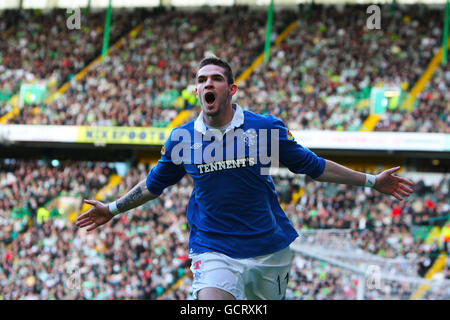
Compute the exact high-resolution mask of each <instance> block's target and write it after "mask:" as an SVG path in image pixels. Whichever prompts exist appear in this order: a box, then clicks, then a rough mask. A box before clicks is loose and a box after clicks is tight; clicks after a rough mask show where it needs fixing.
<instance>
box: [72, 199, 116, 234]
mask: <svg viewBox="0 0 450 320" xmlns="http://www.w3.org/2000/svg"><path fill="white" fill-rule="evenodd" d="M84 202H85V203H87V204H90V205H91V206H92V207H91V208H89V210H88V211H86V212H85V213H83V214H82V215H80V216H79V217H78V218H77V221H76V226H77V227H79V228H84V227H87V226H89V228H88V229H87V231H92V230H94V229H96V228H98V227H99V226H101V225H103V224H105V223H107V222H108V221H109V220H111V219H112V218H113V215H112V214H111V213H110V212H109V209H108V206H107V205H105V204H103V203H101V202H100V201H97V200H84Z"/></svg>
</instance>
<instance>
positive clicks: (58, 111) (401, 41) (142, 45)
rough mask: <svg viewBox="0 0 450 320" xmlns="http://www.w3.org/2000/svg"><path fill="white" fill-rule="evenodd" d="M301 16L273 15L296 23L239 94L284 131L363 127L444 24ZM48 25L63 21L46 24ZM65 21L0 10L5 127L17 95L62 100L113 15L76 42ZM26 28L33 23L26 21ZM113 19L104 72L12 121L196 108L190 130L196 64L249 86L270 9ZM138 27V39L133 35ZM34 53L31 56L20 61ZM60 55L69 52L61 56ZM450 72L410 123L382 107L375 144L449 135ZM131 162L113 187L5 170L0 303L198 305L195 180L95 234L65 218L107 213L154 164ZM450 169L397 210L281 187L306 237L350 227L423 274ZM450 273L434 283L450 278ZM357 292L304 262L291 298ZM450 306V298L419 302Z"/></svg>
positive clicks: (65, 164) (359, 12)
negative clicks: (193, 258) (208, 62)
mask: <svg viewBox="0 0 450 320" xmlns="http://www.w3.org/2000/svg"><path fill="white" fill-rule="evenodd" d="M300 8H301V9H300V10H299V11H297V12H295V11H294V10H285V11H277V12H276V19H275V21H274V22H275V24H274V31H275V32H274V35H277V34H280V33H281V32H282V31H283V30H284V29H285V28H286V26H287V25H288V24H289V23H290V22H292V21H297V26H296V28H295V29H294V30H293V32H292V33H289V34H288V36H287V37H286V38H285V40H284V41H283V42H282V43H281V45H280V46H279V47H277V48H273V49H272V58H271V60H270V61H269V63H268V64H261V65H260V66H259V67H257V68H256V69H255V70H254V72H253V73H252V74H251V75H250V77H249V78H247V79H246V80H245V81H243V82H242V83H241V84H240V90H239V92H238V94H237V97H236V98H237V99H238V101H239V103H240V104H241V105H242V106H244V107H247V108H248V109H249V110H251V111H255V112H261V113H271V114H274V115H276V116H277V117H280V118H282V119H283V120H284V121H285V122H286V123H287V124H288V126H289V128H290V129H291V130H317V129H321V130H322V129H327V130H328V129H329V130H347V131H354V130H358V129H359V128H360V127H361V124H362V123H363V122H364V120H365V119H366V118H367V116H368V105H367V99H368V94H369V90H370V88H371V87H376V86H377V85H379V84H380V83H385V84H389V83H396V84H401V86H402V88H403V89H404V90H405V91H407V90H409V89H410V88H411V87H412V86H413V85H414V83H415V82H416V81H417V79H418V78H419V77H420V75H421V74H422V73H423V71H424V70H425V67H426V65H427V63H428V62H429V60H430V59H431V58H432V55H433V54H434V53H435V51H436V49H437V48H438V47H439V45H440V39H441V37H442V35H441V29H440V25H439V23H438V22H437V21H440V20H439V19H440V18H439V14H440V12H439V11H438V10H435V9H432V8H427V7H421V8H422V9H420V10H418V9H417V8H416V7H404V8H398V9H397V10H396V11H395V12H393V13H391V12H389V11H386V10H385V11H383V24H384V27H383V32H381V31H373V30H372V31H370V32H369V31H367V30H365V29H364V25H365V19H366V18H367V15H366V12H365V7H364V8H362V7H361V6H354V7H352V6H350V7H349V6H347V7H345V8H344V10H345V15H342V11H339V10H335V9H334V8H333V7H322V6H314V7H303V6H302V7H300ZM50 14H55V16H56V18H52V19H49V15H50ZM65 14H66V13H65V11H52V12H51V13H48V12H44V13H37V12H36V11H31V10H30V11H26V10H22V11H21V12H20V14H19V13H18V12H9V11H8V12H2V13H1V16H0V17H1V18H2V19H1V20H0V21H1V22H0V37H2V39H5V41H3V40H2V41H0V52H1V53H2V54H1V57H0V59H2V60H1V61H2V63H1V65H0V68H1V70H0V71H1V73H0V91H1V92H0V94H3V97H4V98H3V102H2V101H1V100H2V99H0V117H1V116H2V115H4V114H6V113H7V112H9V111H11V108H12V106H11V105H10V102H8V99H9V98H10V97H11V96H12V95H14V94H16V93H17V92H18V90H19V88H20V84H21V83H23V82H26V81H29V80H32V79H34V78H47V79H49V78H52V77H54V79H55V80H54V81H55V87H60V86H61V85H62V84H63V83H65V82H66V81H67V80H71V78H72V77H73V76H74V74H75V73H77V72H79V71H80V70H82V69H83V68H86V67H87V66H88V65H89V63H90V62H91V61H92V60H93V59H94V58H96V57H97V56H98V55H99V54H100V43H101V41H99V37H100V35H101V33H102V29H103V17H104V11H100V12H94V13H91V14H90V15H89V19H86V21H84V22H83V25H84V26H85V28H86V29H83V30H82V32H78V33H77V32H74V33H67V32H60V31H61V30H60V29H59V27H58V21H59V22H61V21H62V19H63V20H64V19H65V17H66V16H65ZM3 17H5V19H3ZM25 18H26V19H28V20H27V21H31V22H30V23H24V21H25V20H24V19H25ZM15 21H19V23H15ZM113 21H114V26H115V28H112V35H111V39H114V40H117V39H118V38H119V37H123V41H122V42H121V45H120V46H118V47H112V48H111V49H110V51H109V56H108V57H107V59H106V60H105V61H104V63H102V64H96V65H93V66H91V67H89V68H86V69H85V70H86V73H85V75H84V77H83V78H82V79H81V80H80V81H70V84H69V86H68V88H67V90H66V91H65V92H63V93H62V94H61V96H60V97H59V98H58V99H56V100H54V101H52V102H50V103H48V104H47V103H43V104H31V105H28V106H25V107H24V108H23V109H21V110H20V112H19V114H18V115H17V116H15V117H14V118H12V119H11V120H9V121H8V123H9V124H46V125H50V124H58V125H89V126H102V125H104V126H111V125H118V126H145V127H147V126H154V127H163V126H167V125H169V124H170V122H171V121H172V120H173V119H174V118H175V117H176V116H177V114H178V112H179V111H180V110H192V112H190V113H189V116H188V118H186V119H185V120H184V121H189V120H191V119H193V118H195V117H196V116H197V114H198V111H199V108H198V106H197V105H196V103H195V99H192V91H190V92H189V90H190V89H191V88H190V87H189V85H191V84H192V83H193V78H192V77H193V72H194V71H195V67H196V65H197V63H198V61H199V60H200V59H201V58H202V57H203V56H204V55H205V53H215V54H218V55H220V56H221V57H223V58H225V59H226V60H228V61H230V62H231V65H232V67H233V69H234V71H235V72H236V75H239V74H242V72H243V71H244V70H245V69H246V68H247V67H248V66H249V65H250V64H251V63H252V61H253V60H254V59H255V57H256V56H257V55H258V54H260V53H261V52H262V50H263V42H264V33H265V22H266V12H265V11H261V10H259V11H258V10H254V9H253V8H248V7H236V8H234V9H233V10H230V9H227V8H215V7H213V8H210V9H205V8H204V9H202V10H201V11H195V10H188V11H182V10H179V9H173V10H172V9H168V10H165V9H162V10H154V11H142V12H141V14H136V10H132V11H126V10H124V11H119V10H118V11H117V13H115V15H114V17H113ZM139 24H141V26H142V27H141V28H140V29H139V31H136V32H135V33H131V34H129V32H130V30H132V28H133V27H135V26H137V25H139ZM349 30H351V31H349ZM355 30H357V32H355ZM37 32H40V34H39V36H37ZM51 34H61V37H60V41H61V42H62V43H64V42H67V44H68V46H63V47H61V46H58V47H57V48H56V47H54V46H52V45H50V46H44V45H43V44H46V43H48V42H49V41H48V37H49V36H50V35H51ZM217 35H222V36H223V37H217ZM273 39H275V37H273ZM273 39H272V40H273ZM336 39H337V40H336ZM50 42H51V41H50ZM33 46H34V48H35V49H34V51H33V50H31V52H32V53H33V54H30V53H29V52H26V50H19V48H25V47H26V48H27V49H28V50H29V48H30V47H31V48H32V47H33ZM77 48H79V52H77V50H76V49H77ZM3 53H7V54H3ZM65 53H70V54H69V55H68V56H65V58H62V57H63V55H65ZM61 66H62V67H61ZM143 66H145V67H143ZM449 74H450V71H449V69H448V67H438V68H437V70H436V72H435V74H434V75H433V77H432V79H431V81H430V82H429V83H428V85H427V86H426V88H425V90H424V91H423V92H422V93H421V94H420V95H419V96H418V100H417V105H416V106H415V107H414V109H413V111H406V110H401V108H395V109H392V110H391V109H389V110H387V112H386V113H385V114H383V115H381V118H380V121H379V122H378V124H377V126H376V127H375V131H404V132H440V133H450V129H449V128H450V118H449V115H448V101H449V97H448V92H449V90H448V88H449V83H450V76H449ZM184 90H186V91H184ZM183 91H184V92H183ZM189 94H191V95H189ZM348 97H351V99H350V100H349V99H348ZM24 148H26V147H24ZM41 151H42V153H44V152H45V150H44V149H42V150H41ZM90 152H95V153H102V151H101V150H95V151H92V150H91V151H90ZM40 156H42V155H40ZM130 160H132V161H130V163H128V165H129V166H128V170H127V172H126V173H125V174H123V175H122V177H121V180H120V182H119V183H118V184H117V185H115V186H111V187H110V188H104V187H107V186H108V181H109V180H110V178H111V176H112V175H114V174H116V173H117V172H116V170H115V168H114V166H113V164H112V163H108V162H98V163H97V162H78V161H65V160H64V161H63V160H61V161H60V162H59V163H58V162H56V163H52V162H51V161H49V160H48V159H46V160H39V161H37V160H31V159H26V160H20V159H9V158H8V159H5V158H3V157H2V159H1V162H0V187H1V188H0V226H1V227H0V254H1V260H0V299H52V300H53V299H191V298H192V297H191V296H190V292H189V290H190V288H191V285H190V284H191V281H192V280H191V274H190V270H189V263H190V261H189V259H188V258H187V241H188V234H189V225H188V223H187V221H186V217H185V214H184V213H185V210H186V205H187V201H188V197H189V195H190V192H191V190H192V182H191V181H190V179H189V178H187V177H185V178H183V180H182V181H181V182H180V183H179V184H177V185H175V186H172V187H170V188H168V189H167V190H166V191H165V192H164V194H163V195H162V196H161V197H160V198H158V199H156V200H154V201H152V202H149V203H147V204H145V205H144V206H142V207H140V208H138V209H135V210H132V211H130V212H128V213H127V214H124V215H121V216H119V217H118V218H115V219H114V220H113V221H112V223H111V224H109V225H106V226H105V227H104V228H103V229H101V230H96V231H93V232H92V233H86V232H84V231H82V230H79V229H77V228H75V227H74V225H73V220H71V214H73V212H74V210H75V212H76V213H79V208H81V204H80V200H81V199H86V198H90V199H92V198H95V197H97V198H98V199H99V200H101V201H105V202H107V201H111V200H112V199H115V198H117V195H120V194H123V193H124V192H126V191H127V190H129V189H130V188H131V187H132V186H134V185H135V184H136V183H137V182H138V181H140V180H142V179H143V178H145V176H146V174H147V173H148V171H149V169H150V165H147V164H135V163H134V162H135V160H137V159H130ZM440 168H441V167H440ZM443 168H444V171H445V172H444V174H442V177H441V179H440V180H439V182H438V183H435V184H429V183H426V182H424V181H421V180H417V179H415V180H414V181H415V182H416V183H417V185H416V192H415V194H414V195H413V196H411V197H410V198H409V199H407V200H405V201H403V202H398V201H394V200H393V199H390V198H388V197H382V196H380V195H377V194H376V193H375V192H373V191H372V190H370V189H366V188H349V187H345V186H338V185H332V184H323V183H322V184H319V183H316V182H313V181H309V180H308V179H306V180H304V179H298V178H292V177H290V176H287V177H285V176H275V177H274V181H275V183H276V188H277V191H278V194H279V198H280V202H281V203H282V204H283V207H284V209H285V211H286V213H287V215H288V216H289V218H290V220H291V221H292V222H293V224H294V226H295V227H296V228H297V229H298V230H316V229H325V230H329V229H341V230H351V232H350V233H349V234H350V236H351V241H352V243H355V244H356V245H357V247H358V248H359V249H361V250H363V251H364V252H366V253H368V254H369V253H370V254H372V255H374V256H376V257H380V258H386V259H396V258H397V259H412V260H413V261H417V264H415V267H414V268H412V269H410V270H409V272H410V273H411V274H412V275H413V276H416V277H424V276H425V275H426V273H427V271H428V270H429V269H430V267H431V266H432V265H433V263H434V262H435V261H436V258H437V256H438V255H439V254H440V253H442V252H445V250H447V252H448V250H449V249H448V247H447V248H445V246H444V245H443V242H442V241H439V240H437V239H436V237H434V238H433V237H431V236H430V235H432V232H428V231H430V230H434V229H433V228H434V227H437V228H438V230H440V228H441V227H443V226H444V224H445V221H446V220H448V218H449V213H450V206H449V204H448V198H449V194H448V193H449V189H450V185H449V176H448V174H447V173H446V172H448V168H447V169H445V166H444V167H443ZM446 170H447V171H446ZM100 190H106V191H105V192H100V193H99V191H100ZM448 261H449V260H448V257H447V259H446V260H445V263H444V265H443V269H442V270H441V271H440V272H439V273H438V277H441V278H447V279H449V277H450V274H449V263H448ZM397 274H399V272H398V271H397ZM360 281H361V280H360V278H359V277H358V276H357V275H355V273H353V272H351V271H349V270H346V269H343V268H339V267H336V266H332V265H330V264H327V263H325V262H322V261H319V260H318V259H312V258H310V257H306V256H302V255H300V254H297V255H296V258H295V263H294V265H293V269H292V270H291V274H290V280H289V284H288V291H287V297H286V298H287V299H306V300H307V299H357V298H358V285H359V282H360ZM386 288H387V289H386ZM415 289H416V286H414V285H411V284H410V283H408V282H400V281H398V282H395V281H391V282H388V283H387V284H386V286H385V290H384V291H383V292H380V290H372V291H371V290H369V291H368V292H366V294H365V296H364V298H365V299H409V298H410V297H411V295H412V293H413V292H414V290H415ZM449 297H450V292H449V290H448V288H438V289H433V290H428V291H425V292H424V293H423V296H422V298H423V299H448V298H449Z"/></svg>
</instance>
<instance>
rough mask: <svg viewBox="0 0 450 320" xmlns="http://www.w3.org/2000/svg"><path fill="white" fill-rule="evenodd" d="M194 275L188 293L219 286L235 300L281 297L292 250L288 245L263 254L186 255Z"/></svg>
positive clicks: (287, 277) (286, 279)
mask: <svg viewBox="0 0 450 320" xmlns="http://www.w3.org/2000/svg"><path fill="white" fill-rule="evenodd" d="M189 258H191V259H192V264H191V271H192V273H193V275H194V282H193V284H192V294H193V296H194V299H197V293H198V291H199V290H200V289H203V288H209V287H214V288H219V289H222V290H224V291H226V292H228V293H230V294H232V295H233V296H234V297H235V298H236V299H237V300H243V299H248V300H259V299H263V300H280V299H284V297H285V294H286V287H287V283H288V281H289V271H290V269H291V264H292V260H293V258H294V253H293V252H292V251H291V250H290V248H289V246H288V247H286V248H285V249H283V250H280V251H278V252H275V253H271V254H268V255H264V256H258V257H255V258H246V259H234V258H230V257H228V256H226V255H224V254H222V253H217V252H205V253H194V254H190V255H189Z"/></svg>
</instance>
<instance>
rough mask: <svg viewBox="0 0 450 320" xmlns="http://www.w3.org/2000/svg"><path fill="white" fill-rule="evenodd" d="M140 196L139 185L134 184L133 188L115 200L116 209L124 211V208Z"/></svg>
mask: <svg viewBox="0 0 450 320" xmlns="http://www.w3.org/2000/svg"><path fill="white" fill-rule="evenodd" d="M141 197H142V190H141V188H140V186H139V185H138V186H136V188H134V189H133V190H131V191H130V192H129V193H128V194H126V195H125V196H124V197H123V198H121V199H119V200H117V209H119V210H120V211H121V212H123V211H126V208H127V207H128V206H130V205H132V204H133V203H134V202H135V201H136V200H138V199H140V198H141Z"/></svg>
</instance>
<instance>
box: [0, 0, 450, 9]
mask: <svg viewBox="0 0 450 320" xmlns="http://www.w3.org/2000/svg"><path fill="white" fill-rule="evenodd" d="M274 1H275V5H276V6H277V5H295V4H299V3H311V2H312V1H311V0H274ZM20 2H21V0H0V9H14V8H19V7H20ZM89 2H90V5H91V7H92V8H106V7H107V6H108V2H109V0H22V8H24V9H28V8H29V9H32V8H42V9H44V8H85V7H87V6H88V3H89ZM314 2H315V3H316V4H344V3H354V4H382V3H391V2H392V0H315V1H314ZM396 2H397V3H401V4H413V3H423V4H442V3H445V2H446V0H396ZM269 3H270V0H189V1H186V0H112V6H113V7H156V6H159V5H160V4H161V5H163V6H176V7H188V6H192V7H195V6H232V5H253V6H267V5H268V4H269Z"/></svg>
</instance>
